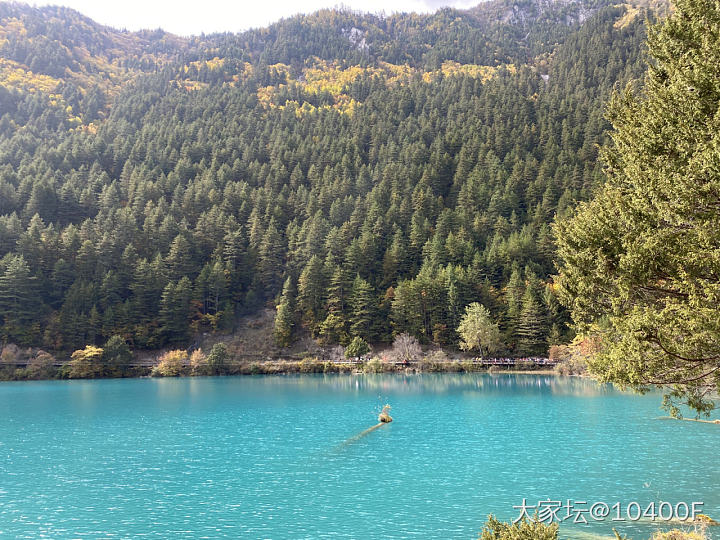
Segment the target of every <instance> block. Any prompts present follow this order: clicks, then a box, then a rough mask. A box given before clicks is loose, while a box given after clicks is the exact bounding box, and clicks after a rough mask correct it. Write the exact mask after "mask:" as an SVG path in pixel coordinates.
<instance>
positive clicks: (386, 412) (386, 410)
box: [378, 405, 392, 424]
mask: <svg viewBox="0 0 720 540" xmlns="http://www.w3.org/2000/svg"><path fill="white" fill-rule="evenodd" d="M378 422H380V423H381V424H388V423H390V422H392V416H390V405H385V406H384V407H383V409H382V412H381V413H380V415H379V416H378Z"/></svg>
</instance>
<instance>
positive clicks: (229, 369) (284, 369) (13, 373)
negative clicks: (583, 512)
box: [0, 359, 563, 382]
mask: <svg viewBox="0 0 720 540" xmlns="http://www.w3.org/2000/svg"><path fill="white" fill-rule="evenodd" d="M321 373H337V374H356V375H360V374H377V373H387V374H399V375H412V374H424V373H486V374H490V375H501V374H505V375H545V376H548V375H556V376H561V375H563V374H562V373H558V372H557V371H555V370H554V369H548V367H547V366H546V365H538V364H533V365H528V366H527V367H526V368H525V369H522V368H521V369H518V367H516V366H514V367H501V366H492V365H491V366H484V365H481V364H474V363H472V362H469V361H448V362H433V363H427V362H411V363H409V364H408V365H395V364H392V363H373V362H358V363H354V362H333V361H322V360H318V359H304V360H263V361H254V362H247V361H235V362H232V361H231V362H228V364H227V365H225V366H221V367H220V366H219V367H216V368H214V369H213V370H211V369H209V367H208V366H201V367H199V368H198V367H193V366H191V365H189V364H185V365H183V366H181V367H180V369H179V370H178V372H177V373H176V374H175V375H172V376H169V378H173V377H195V376H211V377H213V376H217V377H222V376H232V375H298V374H321ZM146 377H153V378H163V377H162V376H159V375H158V374H157V373H155V374H153V369H152V366H127V368H126V369H123V370H122V371H119V372H118V371H114V372H105V373H103V374H102V375H99V376H96V377H83V378H81V377H78V378H71V377H68V376H67V374H65V373H64V372H63V368H62V367H57V366H55V367H53V368H46V369H43V370H32V369H31V368H29V367H24V368H23V367H17V366H11V365H2V364H0V382H4V381H7V382H10V381H39V380H70V379H83V380H90V379H129V378H130V379H136V378H146ZM165 378H168V377H167V376H166V377H165Z"/></svg>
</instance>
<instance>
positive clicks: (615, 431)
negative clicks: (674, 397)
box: [0, 374, 720, 540]
mask: <svg viewBox="0 0 720 540" xmlns="http://www.w3.org/2000/svg"><path fill="white" fill-rule="evenodd" d="M660 401H661V396H660V394H659V393H653V394H648V395H644V396H638V395H634V394H630V393H622V392H619V391H617V390H614V389H613V388H612V387H610V386H601V385H597V384H596V383H594V382H592V381H589V380H584V379H578V378H565V377H554V376H543V375H485V374H437V375H434V374H433V375H408V376H405V375H355V376H349V375H348V376H345V375H327V376H322V375H303V376H247V377H225V378H187V379H125V380H99V381H48V382H13V383H0V410H1V411H2V413H1V414H0V537H2V538H16V537H17V538H41V537H47V538H217V537H228V538H273V539H275V538H360V539H373V538H378V539H380V538H382V539H385V538H422V539H428V538H439V539H454V538H458V539H472V538H477V537H478V535H479V533H480V531H481V529H482V526H483V524H484V522H485V520H486V518H487V515H488V514H490V513H494V514H496V515H497V516H498V517H499V518H502V519H504V520H511V519H514V518H515V517H517V515H518V514H519V510H518V509H515V508H513V507H515V506H520V505H521V503H522V500H523V498H525V499H526V503H527V504H528V505H537V502H538V501H540V500H547V499H548V498H549V499H550V500H560V501H562V502H563V503H566V502H567V500H568V499H570V500H571V501H587V506H585V508H587V507H589V506H590V505H591V504H592V503H595V502H605V503H607V504H609V505H612V504H614V503H616V502H620V503H621V504H622V505H623V510H622V512H623V513H624V512H625V506H627V505H628V504H629V503H631V502H633V501H635V502H637V503H639V504H640V505H642V507H643V508H645V507H646V506H647V505H648V504H649V503H651V502H653V501H655V502H656V503H659V502H660V501H669V502H672V504H673V505H674V504H676V503H678V502H687V503H688V504H689V503H691V502H703V503H704V506H703V508H702V510H703V513H706V514H709V515H710V516H713V517H715V518H716V519H717V518H718V517H720V460H718V459H717V451H718V442H719V441H720V429H719V428H718V427H717V426H714V425H708V424H700V423H695V422H677V421H668V420H659V419H657V418H658V417H659V416H662V415H663V414H664V413H663V412H662V411H661V410H660V408H659V406H660ZM386 402H387V403H390V404H391V405H392V412H391V414H392V416H393V417H394V419H395V421H394V422H393V423H392V424H389V425H385V426H383V427H381V428H380V429H377V430H375V431H373V432H372V433H369V434H368V435H367V436H364V437H361V438H359V439H354V440H353V439H352V438H353V436H355V435H357V434H358V433H360V432H362V431H363V430H364V429H366V428H368V427H370V426H372V425H374V424H375V423H376V417H377V412H378V411H379V409H380V407H381V406H382V405H383V404H384V403H386ZM348 439H350V441H349V442H346V441H348ZM576 508H578V507H577V505H576ZM579 508H582V505H581V506H580V507H579ZM565 513H566V510H563V511H561V512H559V514H565ZM613 515H614V511H613V513H611V515H610V516H608V517H607V518H606V519H605V520H604V521H594V520H593V519H592V518H591V517H589V516H588V518H587V520H588V521H589V524H588V525H572V524H568V521H565V522H563V524H562V525H561V528H560V532H561V534H560V537H561V538H578V539H581V538H609V537H611V536H612V531H611V529H612V527H615V528H617V529H618V530H619V531H620V532H624V533H627V534H629V535H630V536H631V537H632V538H633V539H634V540H638V539H645V538H648V537H649V536H650V534H651V533H652V531H653V530H655V529H657V526H655V525H654V524H653V523H651V522H649V521H641V522H638V523H631V522H629V521H627V520H626V521H616V522H613V521H611V518H612V517H613ZM716 537H720V534H716Z"/></svg>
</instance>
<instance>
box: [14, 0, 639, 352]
mask: <svg viewBox="0 0 720 540" xmlns="http://www.w3.org/2000/svg"><path fill="white" fill-rule="evenodd" d="M646 16H649V17H652V16H653V15H652V12H650V11H648V10H647V9H645V8H644V7H642V6H640V5H635V4H623V5H610V4H609V3H605V2H602V1H590V2H581V1H556V2H546V1H541V0H521V1H518V2H509V1H507V0H495V1H493V2H489V3H486V4H482V5H480V6H478V7H477V8H475V9H473V10H469V11H459V10H453V9H443V10H440V11H438V12H436V13H434V14H431V15H415V14H401V15H393V16H390V17H380V16H372V15H364V14H358V13H354V12H350V11H345V10H325V11H321V12H318V13H315V14H313V15H308V16H297V17H293V18H291V19H286V20H282V21H280V22H278V23H276V24H274V25H272V26H270V27H269V28H266V29H261V30H252V31H248V32H245V33H242V34H220V35H211V36H200V37H195V38H188V39H181V38H177V37H175V36H172V35H169V34H166V33H164V32H162V31H155V32H143V33H129V32H120V31H115V30H113V29H109V28H106V27H103V26H100V25H98V24H96V23H94V22H93V21H90V20H89V19H86V18H84V17H83V16H81V15H79V14H78V13H76V12H74V11H71V10H67V9H63V8H40V9H37V8H30V7H27V6H24V5H21V4H2V5H0V318H1V320H2V336H1V339H2V340H4V341H6V342H14V343H18V344H26V345H37V346H43V347H46V348H49V349H52V350H57V351H60V350H73V349H76V348H80V347H83V346H85V345H88V344H103V343H105V341H107V340H108V338H110V337H111V336H114V335H120V336H123V337H124V338H125V339H127V340H128V341H129V342H130V343H131V344H132V345H133V346H134V347H135V348H157V347H162V346H165V345H167V344H179V345H182V344H186V343H188V342H189V340H190V339H191V337H192V335H193V334H194V333H196V332H200V331H211V330H222V329H230V328H232V326H233V325H234V324H236V321H237V317H238V316H239V315H242V314H243V313H250V312H253V311H255V310H258V309H260V308H262V307H264V306H272V307H275V306H277V309H278V311H277V313H278V315H277V321H276V326H277V332H276V335H277V337H278V340H279V341H280V343H281V344H282V345H287V344H289V343H290V342H291V341H292V340H293V339H294V337H295V336H296V335H297V334H298V332H300V331H309V332H310V333H311V334H312V335H313V336H314V337H316V338H318V339H320V340H321V341H323V342H324V343H327V344H333V343H342V344H347V343H349V341H350V340H351V339H352V338H353V337H362V338H363V339H365V340H367V341H369V342H375V343H377V342H383V341H384V342H387V341H390V340H391V339H392V336H393V335H395V334H399V333H409V334H411V335H415V336H416V337H418V338H419V339H420V340H422V341H424V342H434V343H437V344H446V345H457V344H458V336H457V334H456V328H457V327H458V324H459V320H460V317H461V316H462V314H463V312H464V311H465V308H466V306H468V305H470V304H471V303H473V302H479V303H480V304H482V305H483V306H485V307H486V308H487V309H488V310H489V313H490V316H491V317H492V318H493V320H495V321H497V322H498V323H499V325H500V329H501V332H502V336H503V343H504V345H503V346H504V350H505V352H506V353H508V354H515V355H533V354H542V353H544V351H546V349H547V346H548V343H549V342H553V341H560V340H562V339H565V338H567V336H568V332H569V330H568V328H567V324H566V323H567V321H568V316H567V313H566V312H565V311H564V310H563V309H562V308H561V307H560V304H559V302H558V300H557V297H556V294H555V291H554V288H553V286H552V284H551V279H550V276H551V275H552V274H553V272H554V271H555V270H554V266H553V259H554V252H555V246H554V240H553V234H552V231H551V227H550V224H551V222H552V221H553V220H554V219H555V217H556V216H557V215H564V214H566V213H567V212H568V211H569V210H570V209H571V208H572V207H573V206H574V204H575V203H576V201H578V200H583V199H586V198H588V197H589V195H590V193H591V192H592V191H593V189H595V188H596V187H597V186H598V184H599V182H600V180H601V170H600V167H599V165H598V164H597V162H596V161H597V160H596V158H597V146H598V144H600V143H602V142H603V141H604V138H605V135H604V132H605V130H606V129H607V127H608V126H607V123H606V121H605V119H604V117H603V112H604V104H605V102H606V100H607V98H608V97H609V95H610V94H611V91H612V88H613V86H614V85H615V84H616V83H618V82H620V83H623V82H627V81H629V80H632V79H635V78H638V77H639V76H640V75H641V74H642V70H643V63H642V57H643V43H644V40H645V24H644V23H645V18H646ZM301 329H303V330H301Z"/></svg>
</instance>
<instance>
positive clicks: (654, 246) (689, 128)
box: [556, 0, 720, 413]
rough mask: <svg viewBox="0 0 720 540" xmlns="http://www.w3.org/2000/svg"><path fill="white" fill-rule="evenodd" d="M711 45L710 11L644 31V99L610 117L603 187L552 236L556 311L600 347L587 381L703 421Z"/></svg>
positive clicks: (716, 135)
mask: <svg viewBox="0 0 720 540" xmlns="http://www.w3.org/2000/svg"><path fill="white" fill-rule="evenodd" d="M719 34H720V4H718V3H717V2H716V1H714V0H678V1H677V2H675V11H674V13H672V14H671V15H670V16H669V17H668V18H667V19H666V20H665V21H664V22H663V23H661V24H660V25H658V26H655V27H654V28H652V29H651V31H650V33H649V36H648V49H649V53H650V56H651V57H652V58H653V60H652V61H651V62H649V63H648V71H647V75H646V77H645V80H644V85H643V88H642V91H641V92H638V93H637V94H636V93H634V92H633V91H632V89H631V88H628V89H626V90H625V91H624V92H621V93H617V94H616V95H615V96H614V98H613V99H612V101H611V103H610V106H609V111H608V116H609V119H610V121H611V122H612V124H613V128H614V129H613V131H612V133H611V137H612V143H611V144H609V145H608V146H607V147H605V148H604V150H603V153H602V157H603V161H604V163H605V167H606V174H607V183H606V184H605V185H604V187H603V189H602V191H601V192H600V193H599V194H598V195H597V196H596V197H595V199H593V200H592V201H591V202H590V203H587V204H582V205H580V207H579V209H578V210H577V211H576V212H575V214H574V215H573V217H572V218H570V219H569V220H566V221H564V222H561V223H560V224H559V225H558V226H557V228H556V234H557V238H558V252H559V256H560V260H561V263H560V271H561V277H560V283H561V294H562V299H563V301H564V302H565V304H566V305H567V306H568V307H569V308H570V309H571V311H572V317H573V320H574V322H575V325H576V328H577V329H578V331H580V332H584V333H591V334H595V335H596V337H597V338H598V340H599V342H600V343H601V344H602V347H601V351H600V353H599V354H598V355H597V356H596V357H595V358H594V359H593V360H592V361H591V364H590V368H591V370H592V371H593V372H594V373H595V374H597V375H599V376H600V378H601V379H602V380H605V381H612V382H615V383H618V384H620V385H624V386H630V387H632V388H636V389H643V388H645V387H646V386H647V385H649V384H651V383H652V384H667V385H670V386H672V388H673V390H672V392H671V395H670V399H671V400H672V398H682V399H684V400H685V401H687V403H688V404H689V405H690V406H691V407H694V408H696V409H698V410H699V411H703V412H706V411H709V410H710V409H711V408H712V407H713V404H712V398H711V397H710V396H712V395H713V394H715V395H717V391H718V388H719V386H720V379H718V377H717V374H718V372H719V370H720V363H719V362H718V358H720V338H719V337H718V336H720V310H719V309H718V306H720V277H718V276H720V266H719V265H718V262H717V261H718V260H720V228H719V227H718V217H719V216H720V210H719V207H718V196H717V194H718V193H719V192H720V151H718V149H719V148H720V129H719V126H718V114H717V111H718V103H720V76H719V75H718V72H717V66H718V65H720V47H718V45H717V36H718V35H719ZM668 404H669V405H670V410H671V412H672V413H677V412H678V411H677V409H676V408H673V407H674V405H672V404H671V403H670V402H668Z"/></svg>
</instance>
